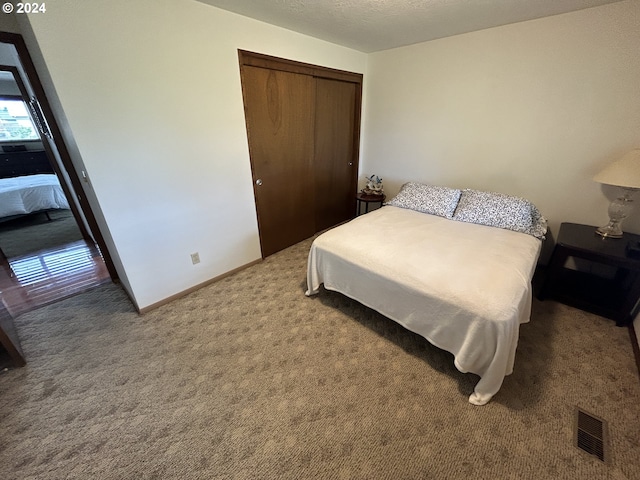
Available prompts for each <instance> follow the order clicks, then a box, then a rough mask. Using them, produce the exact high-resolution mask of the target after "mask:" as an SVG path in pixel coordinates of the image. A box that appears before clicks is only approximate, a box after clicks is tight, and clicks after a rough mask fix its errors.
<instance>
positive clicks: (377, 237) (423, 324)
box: [307, 206, 541, 405]
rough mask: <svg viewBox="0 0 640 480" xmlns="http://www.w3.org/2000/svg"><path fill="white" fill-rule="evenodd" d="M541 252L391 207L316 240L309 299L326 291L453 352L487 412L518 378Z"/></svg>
mask: <svg viewBox="0 0 640 480" xmlns="http://www.w3.org/2000/svg"><path fill="white" fill-rule="evenodd" d="M540 247H541V241H540V240H538V239H536V238H535V237H533V236H530V235H527V234H524V233H520V232H514V231H511V230H504V229H500V228H495V227H488V226H484V225H476V224H472V223H465V222H458V221H454V220H449V219H446V218H443V217H439V216H434V215H429V214H426V213H420V212H416V211H414V210H408V209H403V208H397V207H393V206H385V207H383V208H380V209H377V210H374V211H373V212H371V213H368V214H366V215H362V216H360V217H357V218H356V219H354V220H352V221H351V222H349V223H346V224H344V225H340V226H338V227H336V228H334V229H332V230H329V231H328V232H325V233H323V234H322V235H320V236H319V237H318V238H316V239H315V240H314V242H313V244H312V246H311V251H310V252H309V259H308V270H307V286H308V290H307V295H313V294H315V293H317V292H318V291H319V288H320V285H321V284H324V286H325V288H326V289H327V290H334V291H338V292H341V293H343V294H344V295H347V296H348V297H351V298H353V299H355V300H357V301H359V302H360V303H362V304H364V305H366V306H368V307H370V308H373V309H374V310H377V311H378V312H380V313H382V314H383V315H385V316H387V317H389V318H391V319H392V320H395V321H396V322H398V323H400V324H401V325H403V326H404V327H406V328H407V329H409V330H411V331H413V332H415V333H417V334H419V335H421V336H423V337H425V338H426V339H427V340H429V342H431V343H432V344H433V345H435V346H437V347H439V348H442V349H444V350H447V351H449V352H451V353H452V354H453V355H454V356H455V366H456V368H457V369H458V370H460V371H461V372H471V373H475V374H477V375H479V376H480V377H481V379H480V381H479V382H478V384H477V385H476V387H475V389H474V393H473V394H472V395H471V396H470V398H469V401H470V402H471V403H474V404H476V405H483V404H485V403H487V402H488V401H489V400H490V399H491V397H492V396H493V395H495V393H496V392H498V390H499V389H500V387H501V385H502V382H503V380H504V377H505V375H508V374H510V373H511V372H512V371H513V366H514V359H515V352H516V346H517V343H518V335H519V326H520V324H521V323H525V322H528V321H529V317H530V313H531V298H532V291H531V278H532V276H533V272H534V269H535V266H536V262H537V259H538V256H539V253H540Z"/></svg>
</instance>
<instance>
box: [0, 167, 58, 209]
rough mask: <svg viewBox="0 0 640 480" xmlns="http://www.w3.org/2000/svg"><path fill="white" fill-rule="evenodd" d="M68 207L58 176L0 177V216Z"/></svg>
mask: <svg viewBox="0 0 640 480" xmlns="http://www.w3.org/2000/svg"><path fill="white" fill-rule="evenodd" d="M58 208H65V209H68V208H69V203H68V202H67V198H66V197H65V195H64V192H63V191H62V187H61V186H60V182H59V181H58V177H56V176H55V175H51V174H39V175H25V176H21V177H13V178H3V179H0V218H3V217H10V216H14V215H26V214H29V213H34V212H38V211H41V210H51V209H58Z"/></svg>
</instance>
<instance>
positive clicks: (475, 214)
mask: <svg viewBox="0 0 640 480" xmlns="http://www.w3.org/2000/svg"><path fill="white" fill-rule="evenodd" d="M453 219H454V220H458V221H460V222H469V223H479V224H481V225H488V226H490V227H498V228H505V229H507V230H514V231H516V232H523V233H528V234H529V235H533V236H534V237H536V238H540V239H542V238H544V235H545V233H547V220H546V219H545V218H544V217H543V216H542V215H541V214H540V212H539V211H538V209H537V208H536V206H535V205H533V204H532V203H531V202H529V201H528V200H525V199H524V198H520V197H514V196H512V195H506V194H504V193H495V192H481V191H478V190H469V189H465V190H463V191H462V195H461V196H460V201H459V202H458V207H457V208H456V211H455V213H454V215H453Z"/></svg>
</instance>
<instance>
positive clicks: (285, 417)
mask: <svg viewBox="0 0 640 480" xmlns="http://www.w3.org/2000/svg"><path fill="white" fill-rule="evenodd" d="M309 245H310V241H305V242H302V243H300V244H298V245H295V246H293V247H291V248H289V249H287V250H285V251H282V252H280V253H278V254H275V255H273V256H271V257H269V258H267V259H266V260H265V261H264V262H262V263H260V264H258V265H255V266H253V267H251V268H248V269H246V270H243V271H241V272H240V273H237V274H235V275H233V276H231V277H228V278H226V279H224V280H221V281H219V282H217V283H214V284H212V285H210V286H207V287H205V288H202V289H200V290H198V291H197V292H195V293H193V294H191V295H188V296H186V297H184V298H181V299H179V300H176V301H174V302H172V303H170V304H168V305H165V306H163V307H160V308H158V309H156V310H154V311H152V312H150V313H148V314H145V315H143V316H139V315H137V314H136V312H135V310H134V308H133V307H132V305H131V304H130V302H129V301H128V299H127V297H126V295H125V294H124V293H123V292H122V290H121V289H120V288H119V287H118V286H117V285H113V284H110V285H106V286H101V287H99V288H97V289H95V290H92V291H90V292H86V293H83V294H81V295H77V296H75V297H72V298H69V299H67V300H64V301H62V302H59V303H56V304H53V305H50V306H47V307H44V308H42V309H40V310H37V311H34V312H30V313H28V314H24V315H22V316H20V317H18V318H17V319H16V324H17V328H18V332H19V335H20V337H21V339H22V345H23V347H24V350H25V355H26V357H27V360H28V362H29V363H28V365H27V366H26V367H24V368H22V369H14V370H9V371H5V372H4V373H2V374H0V478H2V479H6V480H10V479H32V478H33V479H36V478H37V479H62V478H66V479H87V478H92V479H93V478H95V479H133V478H135V479H160V478H180V479H287V478H289V479H294V478H326V479H339V478H343V479H349V478H352V479H394V480H395V479H445V478H446V479H458V478H459V479H465V480H468V479H469V478H478V479H498V478H499V479H541V478H553V479H576V478H589V479H640V444H639V439H640V379H639V377H638V370H637V368H636V364H635V360H634V357H633V352H632V347H631V343H630V339H629V333H628V330H627V329H625V328H617V327H615V326H614V324H613V322H611V321H609V320H606V319H603V318H601V317H598V316H595V315H591V314H588V313H585V312H582V311H580V310H575V309H573V308H570V307H567V306H564V305H561V304H559V303H555V302H552V301H547V302H537V301H535V302H534V306H533V315H532V320H531V322H530V323H529V324H526V325H523V326H522V328H521V334H520V343H519V347H518V353H517V356H516V366H515V372H514V374H513V375H511V376H509V377H507V379H506V380H505V383H504V385H503V387H502V390H501V391H500V392H499V393H498V394H497V395H496V396H495V397H494V399H493V400H492V401H491V403H489V404H488V405H486V406H483V407H476V406H473V405H471V404H469V403H468V402H467V397H468V396H469V394H470V393H471V391H472V389H473V386H474V384H475V383H476V381H477V377H475V376H474V375H470V374H462V373H460V372H458V371H457V370H456V369H455V368H454V366H453V364H452V356H451V355H450V354H448V353H446V352H444V351H441V350H438V349H437V348H435V347H432V346H430V345H429V344H428V343H427V342H426V341H425V340H423V339H422V338H421V337H419V336H417V335H414V334H412V333H410V332H408V331H406V330H404V329H403V328H401V327H400V326H398V325H397V324H395V323H394V322H392V321H390V320H388V319H386V318H384V317H383V316H381V315H379V314H377V313H376V312H373V311H371V310H369V309H367V308H365V307H363V306H361V305H359V304H358V303H357V302H354V301H352V300H350V299H348V298H345V297H343V296H341V295H339V294H336V293H331V292H326V291H322V292H321V294H320V295H318V296H316V297H313V298H307V297H305V295H304V289H305V283H306V282H305V267H306V256H307V253H308V249H309ZM576 405H577V406H580V407H581V408H583V409H585V410H587V411H588V412H590V413H593V414H595V415H597V416H599V417H601V418H603V419H604V420H606V421H607V422H608V428H609V433H610V440H611V442H610V443H611V445H610V453H611V455H610V459H609V460H608V462H607V463H603V462H601V461H599V460H598V459H596V458H594V457H592V456H589V455H587V454H586V453H584V452H582V451H581V450H578V449H577V448H576V447H575V446H574V445H573V422H574V420H573V418H574V409H575V407H576Z"/></svg>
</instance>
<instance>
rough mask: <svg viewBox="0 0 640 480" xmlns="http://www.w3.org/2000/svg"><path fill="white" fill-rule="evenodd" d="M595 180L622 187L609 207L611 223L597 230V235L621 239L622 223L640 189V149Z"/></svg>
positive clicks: (608, 167)
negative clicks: (634, 195)
mask: <svg viewBox="0 0 640 480" xmlns="http://www.w3.org/2000/svg"><path fill="white" fill-rule="evenodd" d="M593 179H594V180H595V181H596V182H599V183H604V184H606V185H613V186H615V187H620V193H619V194H618V196H617V198H616V199H615V200H613V201H612V202H611V204H610V205H609V211H608V213H609V223H608V224H607V225H605V226H604V227H599V228H598V229H596V233H597V234H598V235H602V236H603V237H607V238H621V237H622V221H623V220H624V219H625V218H626V217H627V214H628V212H629V209H630V208H631V203H632V202H633V194H634V193H635V192H636V191H637V190H638V189H640V148H636V149H634V150H631V151H630V152H629V153H627V154H626V155H624V156H623V157H622V158H621V159H619V160H617V161H615V162H613V163H612V164H610V165H609V166H607V167H606V168H605V169H603V170H602V171H600V172H599V173H598V174H597V175H596V176H595V177H593Z"/></svg>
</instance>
